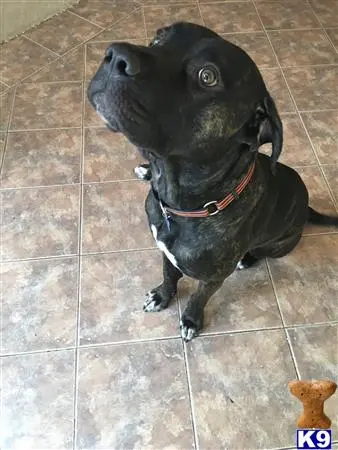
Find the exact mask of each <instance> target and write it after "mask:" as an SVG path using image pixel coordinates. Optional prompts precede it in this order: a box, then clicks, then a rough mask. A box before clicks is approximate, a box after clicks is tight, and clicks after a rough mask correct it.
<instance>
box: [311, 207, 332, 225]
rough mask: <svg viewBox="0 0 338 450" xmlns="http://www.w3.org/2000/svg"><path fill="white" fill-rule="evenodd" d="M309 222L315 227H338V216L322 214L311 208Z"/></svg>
mask: <svg viewBox="0 0 338 450" xmlns="http://www.w3.org/2000/svg"><path fill="white" fill-rule="evenodd" d="M308 220H309V222H310V223H313V224H314V225H335V226H337V227H338V216H328V215H326V214H321V213H319V212H317V211H315V210H314V209H312V208H311V206H309V219H308Z"/></svg>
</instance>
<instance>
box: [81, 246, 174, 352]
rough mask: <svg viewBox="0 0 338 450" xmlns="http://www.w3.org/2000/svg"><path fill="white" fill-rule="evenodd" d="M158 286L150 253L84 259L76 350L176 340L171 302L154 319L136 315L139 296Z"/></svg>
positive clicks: (158, 272)
mask: <svg viewBox="0 0 338 450" xmlns="http://www.w3.org/2000/svg"><path fill="white" fill-rule="evenodd" d="M161 282H162V257H161V255H160V254H159V252H157V251H156V250H151V251H140V252H132V253H129V252H126V253H116V254H109V255H98V256H88V257H84V258H83V264H82V299H81V331H80V338H81V343H82V344H91V343H97V342H118V341H124V340H131V339H149V338H163V337H168V336H178V332H179V317H178V309H177V302H176V299H173V300H172V302H171V304H170V306H169V307H168V309H166V310H165V311H161V312H158V313H145V312H143V310H142V306H143V301H144V299H145V294H146V292H148V291H149V290H151V289H153V288H154V287H156V286H158V285H159V284H160V283H161Z"/></svg>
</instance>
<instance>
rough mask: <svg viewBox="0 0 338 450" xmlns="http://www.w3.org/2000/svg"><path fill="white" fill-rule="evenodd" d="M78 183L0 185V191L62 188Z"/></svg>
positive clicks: (76, 185) (77, 185) (78, 184)
mask: <svg viewBox="0 0 338 450" xmlns="http://www.w3.org/2000/svg"><path fill="white" fill-rule="evenodd" d="M79 186H80V183H64V184H46V185H37V186H19V187H1V188H0V192H8V191H21V190H22V191H27V190H32V189H48V188H62V187H65V188H67V187H79Z"/></svg>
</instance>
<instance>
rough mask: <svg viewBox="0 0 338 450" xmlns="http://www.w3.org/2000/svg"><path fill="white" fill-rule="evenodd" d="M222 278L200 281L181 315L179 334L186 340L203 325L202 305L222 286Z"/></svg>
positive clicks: (195, 333)
mask: <svg viewBox="0 0 338 450" xmlns="http://www.w3.org/2000/svg"><path fill="white" fill-rule="evenodd" d="M223 281H224V279H223V280H218V281H208V282H204V281H200V282H199V283H198V287H197V291H196V292H194V293H193V294H192V295H191V297H190V299H189V302H188V304H187V307H186V308H185V310H184V312H183V314H182V317H181V336H182V338H183V339H184V340H185V341H186V342H187V341H190V340H191V339H193V338H194V337H195V336H196V335H197V333H198V332H199V331H200V330H201V329H202V327H203V316H204V307H205V305H206V304H207V303H208V300H209V299H210V297H211V296H212V295H213V294H214V293H215V292H216V291H218V289H219V288H220V287H221V286H222V284H223Z"/></svg>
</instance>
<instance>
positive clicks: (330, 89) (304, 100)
mask: <svg viewBox="0 0 338 450" xmlns="http://www.w3.org/2000/svg"><path fill="white" fill-rule="evenodd" d="M284 73H285V76H286V79H287V82H288V84H289V87H290V89H291V92H292V95H293V96H294V99H295V101H296V103H297V106H298V109H300V110H307V111H308V110H313V109H331V108H338V96H337V95H336V94H337V92H336V91H337V89H336V88H337V85H338V67H337V66H333V67H325V66H324V67H308V68H295V69H284Z"/></svg>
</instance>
